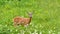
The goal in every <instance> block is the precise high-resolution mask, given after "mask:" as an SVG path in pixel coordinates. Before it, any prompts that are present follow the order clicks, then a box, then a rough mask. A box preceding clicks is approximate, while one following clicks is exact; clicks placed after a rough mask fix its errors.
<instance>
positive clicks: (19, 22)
mask: <svg viewBox="0 0 60 34" xmlns="http://www.w3.org/2000/svg"><path fill="white" fill-rule="evenodd" d="M28 15H29V18H23V17H20V16H17V17H15V18H14V26H16V25H23V26H25V25H28V24H30V22H31V19H32V13H31V12H28Z"/></svg>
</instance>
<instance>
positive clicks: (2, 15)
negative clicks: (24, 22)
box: [0, 0, 60, 34]
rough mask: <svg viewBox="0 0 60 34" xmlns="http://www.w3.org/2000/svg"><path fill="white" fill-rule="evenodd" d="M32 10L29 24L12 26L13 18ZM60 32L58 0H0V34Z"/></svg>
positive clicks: (25, 15)
mask: <svg viewBox="0 0 60 34" xmlns="http://www.w3.org/2000/svg"><path fill="white" fill-rule="evenodd" d="M30 11H31V12H33V18H32V21H31V24H30V25H29V26H28V27H27V28H25V27H23V26H17V28H15V27H14V26H13V18H14V17H16V16H23V17H25V18H28V14H27V12H30ZM23 33H24V34H34V33H35V34H60V0H21V1H19V0H0V34H23Z"/></svg>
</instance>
